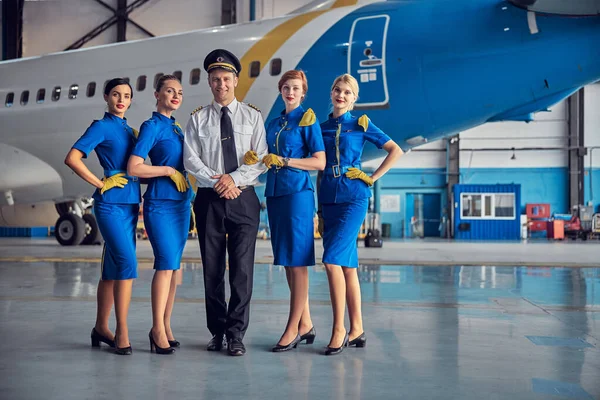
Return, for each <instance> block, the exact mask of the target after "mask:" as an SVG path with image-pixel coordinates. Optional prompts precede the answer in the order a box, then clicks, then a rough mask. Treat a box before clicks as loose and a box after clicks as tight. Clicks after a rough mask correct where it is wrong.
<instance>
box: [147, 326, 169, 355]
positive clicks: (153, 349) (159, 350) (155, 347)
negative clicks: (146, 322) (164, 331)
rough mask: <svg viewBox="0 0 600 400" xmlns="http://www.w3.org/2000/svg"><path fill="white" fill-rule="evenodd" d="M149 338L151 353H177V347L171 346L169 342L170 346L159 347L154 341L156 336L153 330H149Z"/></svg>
mask: <svg viewBox="0 0 600 400" xmlns="http://www.w3.org/2000/svg"><path fill="white" fill-rule="evenodd" d="M148 339H149V340H150V353H154V352H155V353H156V354H173V353H175V349H174V348H172V347H171V344H170V343H169V347H159V346H158V345H157V344H156V341H154V336H152V330H150V332H148Z"/></svg>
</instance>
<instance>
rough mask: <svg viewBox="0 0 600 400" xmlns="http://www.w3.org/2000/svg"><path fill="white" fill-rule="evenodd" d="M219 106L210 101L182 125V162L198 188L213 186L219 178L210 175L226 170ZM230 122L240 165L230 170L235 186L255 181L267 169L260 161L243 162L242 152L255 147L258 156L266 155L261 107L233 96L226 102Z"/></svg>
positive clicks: (220, 173) (254, 183) (219, 173)
mask: <svg viewBox="0 0 600 400" xmlns="http://www.w3.org/2000/svg"><path fill="white" fill-rule="evenodd" d="M221 108H222V106H221V105H220V104H218V103H216V102H214V101H213V103H212V104H211V105H209V106H207V107H204V108H202V109H201V110H198V111H196V112H195V113H193V114H192V116H191V117H190V120H189V121H188V124H187V126H186V128H185V140H184V146H183V165H184V167H185V169H186V171H187V172H188V173H190V174H192V175H193V176H194V177H195V178H196V181H197V184H198V187H200V188H212V187H214V186H215V184H216V183H217V182H218V180H217V179H212V178H211V176H213V175H222V174H223V173H224V171H225V166H224V160H223V151H222V147H221ZM227 108H228V109H229V117H230V118H231V123H232V125H233V132H234V138H235V149H236V153H237V158H238V165H239V167H238V168H237V170H235V171H233V172H231V173H230V174H229V175H231V178H232V179H233V181H234V183H235V185H236V186H247V185H256V184H257V183H258V176H259V175H260V174H262V173H263V172H265V171H266V168H265V167H264V165H263V163H262V162H258V163H257V164H254V165H245V164H244V154H246V152H247V151H249V150H254V151H255V152H256V154H257V155H258V158H259V160H262V158H263V157H264V156H265V155H267V153H268V151H269V150H268V147H267V141H266V134H265V125H264V122H263V118H262V115H261V113H260V111H258V110H256V109H254V108H252V107H250V106H249V105H247V104H244V103H241V102H239V101H237V99H234V100H233V101H232V102H231V104H229V105H228V106H227Z"/></svg>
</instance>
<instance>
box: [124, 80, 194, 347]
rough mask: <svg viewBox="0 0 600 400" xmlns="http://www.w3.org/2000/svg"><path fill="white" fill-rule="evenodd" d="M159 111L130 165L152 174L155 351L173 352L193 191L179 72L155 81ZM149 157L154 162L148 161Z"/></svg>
mask: <svg viewBox="0 0 600 400" xmlns="http://www.w3.org/2000/svg"><path fill="white" fill-rule="evenodd" d="M154 97H156V111H155V112H153V113H152V117H151V118H150V119H148V120H147V121H145V122H144V123H143V124H142V126H141V128H140V136H139V138H138V141H137V143H136V145H135V147H134V148H133V151H132V152H131V157H130V158H129V163H128V165H127V170H128V171H129V174H130V175H134V176H139V177H140V178H152V179H151V180H150V182H149V184H148V188H147V189H146V193H144V225H145V227H146V231H147V232H148V238H149V239H150V243H151V244H152V250H153V251H154V270H155V272H154V279H153V280H152V329H151V330H150V333H149V334H148V337H149V339H150V351H153V350H156V353H157V354H172V353H173V352H174V351H175V349H174V347H179V345H180V343H179V342H178V341H177V340H175V337H174V336H173V332H172V330H171V314H172V312H173V304H174V302H175V292H176V290H177V271H179V267H180V264H181V256H182V254H183V249H184V247H185V244H186V242H187V237H188V231H189V226H190V213H191V203H190V200H191V196H192V191H191V190H190V187H189V183H188V181H187V179H186V177H185V172H184V169H183V131H182V129H181V126H180V125H179V124H178V123H177V122H176V121H175V118H174V117H173V116H172V114H173V112H175V111H176V110H177V109H178V108H179V107H180V106H181V102H182V101H183V89H182V87H181V83H180V82H179V79H177V77H176V76H174V75H163V76H162V77H161V78H160V79H159V80H158V81H157V84H156V91H155V92H154ZM147 157H150V160H151V162H152V165H146V164H144V160H145V159H146V158H147Z"/></svg>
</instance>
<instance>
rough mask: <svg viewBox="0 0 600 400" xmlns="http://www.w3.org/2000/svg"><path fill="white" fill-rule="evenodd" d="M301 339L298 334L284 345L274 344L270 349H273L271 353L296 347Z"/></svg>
mask: <svg viewBox="0 0 600 400" xmlns="http://www.w3.org/2000/svg"><path fill="white" fill-rule="evenodd" d="M313 340H314V339H313ZM301 341H302V336H300V335H298V336H296V337H295V338H294V340H292V341H291V342H290V343H289V344H286V345H285V346H284V345H282V344H276V345H275V346H274V347H273V348H272V349H271V350H272V351H273V353H281V352H284V351H288V350H291V349H295V348H296V347H298V343H300V342H301ZM311 343H312V342H311Z"/></svg>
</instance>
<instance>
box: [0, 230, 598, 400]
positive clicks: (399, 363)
mask: <svg viewBox="0 0 600 400" xmlns="http://www.w3.org/2000/svg"><path fill="white" fill-rule="evenodd" d="M0 242H1V244H2V246H1V247H0V257H2V258H3V260H2V261H0V288H1V290H0V318H1V319H2V323H1V324H0V354H2V357H1V358H0V393H1V395H0V398H3V399H11V400H12V399H15V400H16V399H38V398H39V399H42V398H43V399H78V400H79V399H85V398H90V399H91V398H93V399H133V398H143V399H146V400H149V399H168V398H169V399H187V398H193V399H205V398H206V399H212V398H221V399H229V398H260V399H270V398H279V399H281V398H287V399H323V398H333V399H360V398H369V399H397V398H403V399H483V398H485V399H508V398H510V399H600V384H598V378H599V377H600V350H599V349H600V269H599V268H560V267H557V268H550V267H510V266H506V267H499V266H494V267H492V266H490V267H481V266H479V267H467V266H459V267H452V266H401V265H383V264H386V263H377V262H373V263H372V262H365V261H364V260H365V259H366V258H364V257H363V258H364V259H363V265H362V266H361V268H360V270H359V274H360V279H361V282H362V283H361V284H362V287H361V288H362V293H363V314H364V319H365V328H366V334H367V337H368V342H367V344H368V345H367V347H365V348H364V349H357V348H348V349H346V350H345V351H344V352H343V353H342V354H340V355H338V356H333V357H325V356H322V355H321V353H322V351H323V348H324V346H326V345H327V342H328V339H329V330H330V327H331V325H330V324H331V309H330V306H329V290H328V286H327V278H326V274H325V271H324V270H323V268H322V267H319V266H317V267H314V268H311V269H310V282H311V288H310V296H311V308H312V314H313V320H314V323H315V327H316V329H317V339H316V341H315V343H314V344H313V345H301V346H299V348H298V349H296V350H294V351H291V352H288V353H282V354H274V353H271V352H269V349H270V347H271V346H272V345H273V344H274V343H275V342H276V341H277V340H278V338H279V335H280V334H281V332H282V330H283V327H284V325H285V321H286V319H287V309H288V304H287V302H288V289H287V285H286V281H285V272H284V270H283V268H281V267H274V266H272V265H270V264H268V263H258V264H256V270H255V283H254V297H253V302H252V315H251V324H250V329H249V331H248V332H247V335H246V339H245V343H246V345H247V348H248V354H247V355H246V356H245V357H241V358H234V357H228V356H227V355H226V354H225V353H222V354H215V353H209V352H207V351H205V350H204V348H205V345H206V343H207V342H208V339H209V338H210V335H209V333H208V331H207V329H206V328H205V326H206V319H205V313H204V300H203V299H204V293H203V283H202V270H201V265H199V264H197V263H194V262H186V263H184V265H183V283H182V285H181V286H180V287H179V291H178V301H177V303H176V305H175V311H174V317H173V328H174V332H175V334H176V337H177V339H178V340H180V341H181V342H182V347H181V348H180V349H178V350H177V352H176V354H175V355H173V356H159V355H156V354H151V353H150V352H149V344H148V339H147V332H148V330H149V328H150V282H151V279H152V273H153V272H152V265H151V263H147V262H143V263H141V265H140V271H139V275H140V277H139V279H137V281H136V282H135V285H134V291H133V301H132V304H131V310H130V315H129V323H130V337H131V344H132V346H133V349H134V354H133V355H132V356H130V357H121V356H117V355H114V354H113V353H112V352H111V351H110V350H109V349H108V348H106V347H103V348H102V349H100V350H98V349H92V348H91V347H90V342H89V333H90V330H91V327H92V324H93V320H94V316H95V289H96V284H97V280H98V276H99V264H98V262H97V261H94V260H93V258H90V260H85V257H82V260H80V261H77V259H76V258H75V257H76V256H79V257H81V253H82V252H81V250H83V249H85V250H84V251H90V254H91V255H93V254H97V253H98V252H99V250H100V248H99V247H97V246H96V247H95V248H87V249H86V248H84V247H80V248H76V249H73V248H71V249H68V250H67V249H65V248H60V247H57V246H55V245H54V244H53V243H51V241H49V240H46V241H41V242H36V243H35V245H34V246H33V247H28V246H27V242H31V241H27V240H17V239H14V240H13V239H10V240H8V239H7V240H3V241H0ZM19 243H20V245H19ZM263 243H268V242H259V254H260V253H261V252H263V253H265V254H263V255H261V257H263V256H264V257H266V256H268V252H267V251H266V250H264V248H265V246H263ZM191 244H192V242H190V245H188V248H191V250H194V251H197V250H196V247H195V246H191ZM194 245H195V243H194ZM433 245H434V246H433V248H434V249H437V252H438V253H439V252H440V250H439V249H440V246H441V248H442V249H443V248H444V247H443V245H442V244H440V243H434V244H433ZM496 245H500V244H489V246H487V247H494V246H496ZM514 245H517V246H518V245H519V244H514ZM540 245H541V244H540ZM144 246H146V243H144V242H143V243H141V244H140V251H142V253H141V255H142V256H144V253H143V252H144V251H146V252H147V250H145V249H144V248H143V247H144ZM384 246H385V247H384V249H383V251H382V250H374V249H361V255H364V254H365V252H364V250H368V251H369V252H371V251H373V255H374V256H375V255H376V256H378V257H379V258H383V259H384V261H385V260H393V257H400V256H406V254H405V255H402V254H401V253H402V252H406V253H409V252H411V251H412V249H413V248H414V247H415V246H408V245H406V244H404V243H398V244H394V245H392V244H391V243H386V244H385V245H384ZM404 246H406V247H404ZM478 246H485V244H478V245H476V246H475V247H471V248H470V251H469V253H468V255H470V256H471V257H472V258H476V257H479V256H480V254H479V253H481V251H482V250H483V249H485V248H486V247H478ZM535 246H537V244H536V245H534V246H533V247H535ZM575 246H577V248H579V247H581V249H578V250H577V252H574V248H571V245H569V246H562V247H567V248H569V251H568V253H570V254H577V258H578V259H579V258H580V256H581V254H583V257H585V252H586V251H593V250H595V254H596V257H597V249H598V247H597V245H588V244H585V245H583V244H575ZM558 247H561V246H558ZM8 248H17V250H18V251H20V252H21V254H30V253H34V254H31V257H38V258H39V259H40V260H41V259H42V258H43V257H47V258H50V257H56V258H57V260H55V261H34V260H33V259H30V260H29V261H31V262H26V263H23V262H17V261H10V260H8V257H10V254H6V250H7V249H8ZM34 248H35V249H38V248H41V249H43V251H40V252H39V254H38V253H35V252H36V251H38V250H35V251H34V250H33V249H34ZM417 249H418V251H419V252H421V253H420V254H425V253H427V251H426V249H424V248H423V244H420V245H419V246H417ZM588 249H589V250H588ZM191 250H188V251H191ZM546 250H547V249H546ZM503 251H510V250H509V249H506V248H504V250H503ZM561 251H562V249H561ZM11 252H12V250H11ZM71 252H74V253H71ZM390 252H391V253H395V254H391V255H390V254H388V253H390ZM515 252H517V253H518V251H516V250H515ZM9 253H10V252H9ZM61 253H62V254H61ZM65 253H66V254H65ZM77 253H80V254H79V255H77ZM430 253H435V252H434V251H433V250H431V251H430ZM558 253H560V252H557V254H558ZM440 254H446V256H447V253H444V252H443V251H442V252H441V253H440ZM148 255H151V253H149V254H148ZM505 255H506V256H510V255H511V254H508V253H506V254H505ZM57 256H60V257H63V258H66V259H70V261H71V262H65V261H60V260H58V257H57ZM413 256H414V255H413ZM557 257H558V256H557ZM141 258H143V257H141ZM421 258H423V257H421ZM388 264H389V263H388Z"/></svg>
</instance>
